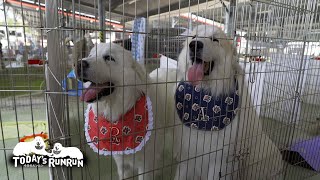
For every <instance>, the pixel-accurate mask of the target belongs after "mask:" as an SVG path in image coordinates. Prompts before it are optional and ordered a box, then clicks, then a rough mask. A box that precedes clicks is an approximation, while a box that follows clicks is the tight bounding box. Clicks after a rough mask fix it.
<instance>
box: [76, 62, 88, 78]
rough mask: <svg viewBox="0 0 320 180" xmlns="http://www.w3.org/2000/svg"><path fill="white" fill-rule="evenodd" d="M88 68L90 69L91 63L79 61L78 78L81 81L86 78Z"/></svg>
mask: <svg viewBox="0 0 320 180" xmlns="http://www.w3.org/2000/svg"><path fill="white" fill-rule="evenodd" d="M88 68H89V63H88V62H87V61H86V60H80V61H78V65H77V76H78V78H79V79H81V78H83V77H84V76H85V72H86V70H87V69H88Z"/></svg>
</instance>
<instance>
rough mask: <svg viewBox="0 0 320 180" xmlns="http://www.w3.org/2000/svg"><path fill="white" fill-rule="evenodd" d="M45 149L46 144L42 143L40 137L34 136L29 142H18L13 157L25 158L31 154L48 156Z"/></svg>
mask: <svg viewBox="0 0 320 180" xmlns="http://www.w3.org/2000/svg"><path fill="white" fill-rule="evenodd" d="M45 149H46V144H45V143H44V141H43V139H42V137H40V136H36V137H35V138H34V139H33V140H32V141H30V142H19V143H18V144H17V145H16V146H15V147H14V149H13V155H14V156H25V155H29V154H31V153H34V154H37V155H48V153H47V151H46V150H45Z"/></svg>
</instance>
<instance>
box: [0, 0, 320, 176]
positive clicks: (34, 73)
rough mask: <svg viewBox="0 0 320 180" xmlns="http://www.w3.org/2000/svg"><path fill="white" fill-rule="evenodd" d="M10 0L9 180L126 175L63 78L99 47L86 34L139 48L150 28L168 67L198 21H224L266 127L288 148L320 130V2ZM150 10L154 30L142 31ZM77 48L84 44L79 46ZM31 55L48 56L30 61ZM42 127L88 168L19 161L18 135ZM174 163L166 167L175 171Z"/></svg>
mask: <svg viewBox="0 0 320 180" xmlns="http://www.w3.org/2000/svg"><path fill="white" fill-rule="evenodd" d="M0 4H1V6H0V9H1V11H0V14H1V17H3V18H1V20H0V28H1V29H0V38H1V43H2V54H3V56H2V58H1V61H0V63H1V70H0V74H1V75H0V87H1V90H0V132H1V133H0V141H1V143H0V167H3V168H0V174H1V175H2V176H1V177H0V179H49V177H50V176H51V177H56V178H57V179H97V178H101V179H115V178H117V175H116V166H115V164H114V162H113V161H112V159H111V158H101V157H99V156H98V155H96V154H94V153H93V152H92V151H91V149H90V148H88V146H87V145H86V142H85V138H84V133H83V124H84V123H83V121H84V119H83V114H84V110H85V109H86V104H84V103H83V102H80V101H79V100H78V98H77V97H72V96H68V93H66V90H67V91H68V86H66V87H63V83H62V82H63V80H64V79H65V78H67V75H68V73H69V72H70V71H71V70H72V68H73V65H74V63H75V62H76V61H77V60H78V59H79V58H82V57H86V52H82V51H86V48H88V46H89V45H88V44H86V43H82V42H81V43H79V42H80V41H82V40H83V39H84V37H85V36H87V37H90V38H89V40H91V41H92V43H93V44H95V43H99V42H100V41H101V40H102V41H104V42H110V41H113V42H115V43H118V44H120V45H122V46H124V47H125V48H126V49H128V50H132V44H131V43H132V37H133V36H134V34H141V35H145V36H144V47H145V48H144V51H143V52H142V54H143V56H144V64H145V65H146V68H147V70H148V72H151V70H153V69H155V68H158V67H160V64H161V63H160V62H159V61H160V55H162V56H163V57H165V58H163V59H166V57H168V58H171V59H174V60H176V59H177V57H178V54H179V51H180V50H181V49H182V46H183V45H182V43H183V41H184V40H185V39H186V38H187V37H188V36H189V32H190V30H191V29H192V28H194V27H196V26H197V25H200V24H209V25H215V26H217V27H220V28H222V29H223V30H224V31H225V32H226V33H227V35H228V37H229V38H230V40H233V43H234V45H235V46H236V47H237V52H238V60H239V63H240V64H241V65H242V67H243V68H244V69H245V72H246V75H245V77H246V80H247V81H248V82H250V83H249V87H248V90H249V91H250V92H251V97H252V99H253V100H254V104H255V106H256V109H257V111H258V112H259V114H260V118H261V121H262V122H263V125H264V126H263V127H264V130H265V131H266V132H267V133H268V135H269V136H270V138H271V139H272V140H273V141H274V142H275V143H276V144H277V145H278V147H279V148H280V150H282V151H283V150H285V149H287V148H289V147H290V146H291V145H292V144H293V143H295V142H297V141H304V140H308V139H311V138H313V137H315V136H317V135H319V132H320V131H319V128H320V126H319V125H320V124H319V123H320V122H319V121H320V113H319V109H320V86H319V84H320V83H319V77H320V73H319V72H320V69H319V68H320V61H319V59H320V58H319V57H320V56H319V55H320V49H319V47H320V43H319V39H320V38H319V34H320V31H319V8H318V7H319V4H320V2H319V1H317V0H293V1H291V0H272V1H265V0H238V1H235V0H228V1H227V0H212V1H210V0H170V1H150V0H131V1H130V0H129V1H128V0H122V1H118V0H106V1H101V0H95V1H90V0H78V1H76V0H67V1H62V0H53V1H51V0H47V1H44V0H39V1H38V0H36V1H30V0H21V1H20V0H0ZM142 17H143V18H146V26H145V29H146V31H145V32H140V31H139V30H136V29H134V28H133V27H134V22H135V20H136V19H138V18H142ZM101 19H104V20H103V21H101ZM79 44H80V45H79ZM77 45H79V46H80V48H79V49H80V50H78V51H74V49H75V48H74V47H75V46H77ZM31 59H37V60H41V61H45V63H44V64H41V63H40V64H39V63H38V64H30V63H29V60H31ZM161 68H166V67H161ZM73 87H77V86H73ZM73 90H76V91H77V90H78V89H77V88H76V89H73ZM40 132H48V133H50V138H52V139H56V140H59V141H60V142H62V143H63V144H64V145H66V146H67V145H68V146H77V147H79V148H80V149H81V150H82V151H83V152H84V154H85V155H86V156H87V157H88V159H89V160H88V162H87V165H86V166H85V167H84V168H83V169H61V168H55V169H50V172H48V170H47V169H44V168H35V169H28V168H19V169H16V168H13V167H12V166H11V165H10V163H9V158H10V155H11V153H12V148H13V147H14V145H15V144H16V143H17V142H18V139H19V138H21V137H22V136H24V135H30V134H33V133H40ZM168 159H169V160H168V162H169V164H170V163H171V164H174V162H173V160H172V159H170V157H168ZM299 163H300V162H298V163H297V164H299ZM285 167H286V168H285V173H286V179H308V178H310V179H312V178H314V179H317V178H319V175H318V176H316V175H317V173H316V172H315V171H309V170H307V169H303V168H301V167H296V166H292V165H288V164H286V166H285ZM173 168H174V166H171V165H169V166H168V167H166V168H163V169H164V170H165V172H168V174H169V176H170V172H171V173H172V172H173V171H174V170H172V169H173Z"/></svg>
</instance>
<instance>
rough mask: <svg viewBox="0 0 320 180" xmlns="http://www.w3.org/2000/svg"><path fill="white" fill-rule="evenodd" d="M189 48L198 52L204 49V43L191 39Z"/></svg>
mask: <svg viewBox="0 0 320 180" xmlns="http://www.w3.org/2000/svg"><path fill="white" fill-rule="evenodd" d="M189 48H190V51H191V52H198V51H200V50H202V49H203V43H202V42H201V41H191V42H190V44H189Z"/></svg>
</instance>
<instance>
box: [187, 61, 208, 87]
mask: <svg viewBox="0 0 320 180" xmlns="http://www.w3.org/2000/svg"><path fill="white" fill-rule="evenodd" d="M203 76H204V73H203V63H201V64H197V63H194V64H193V65H192V67H191V68H189V70H188V80H189V81H191V84H192V85H194V86H195V85H198V84H199V83H200V81H201V80H202V79H203Z"/></svg>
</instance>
